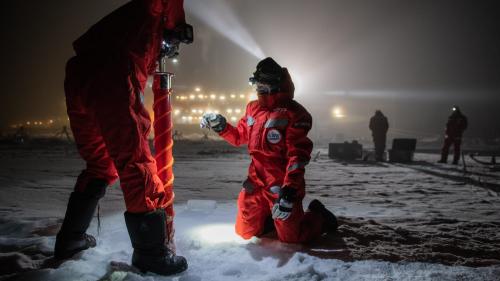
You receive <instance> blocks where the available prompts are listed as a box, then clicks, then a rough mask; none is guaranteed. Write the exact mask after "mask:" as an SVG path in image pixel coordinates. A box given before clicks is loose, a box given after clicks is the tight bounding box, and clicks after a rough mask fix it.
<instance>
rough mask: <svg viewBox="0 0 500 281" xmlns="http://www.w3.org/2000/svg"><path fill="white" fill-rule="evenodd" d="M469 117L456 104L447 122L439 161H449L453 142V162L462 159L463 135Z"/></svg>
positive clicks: (455, 162)
mask: <svg viewBox="0 0 500 281" xmlns="http://www.w3.org/2000/svg"><path fill="white" fill-rule="evenodd" d="M467 125H468V122H467V117H465V115H464V114H463V113H462V111H460V108H458V106H454V107H453V109H452V113H451V115H450V117H448V122H447V123H446V131H445V136H444V144H443V148H442V149H441V160H439V161H438V163H446V162H447V161H448V152H449V150H450V146H451V145H452V144H453V164H454V165H456V164H458V161H459V160H460V154H461V150H460V146H461V144H462V135H463V133H464V131H465V130H466V129H467Z"/></svg>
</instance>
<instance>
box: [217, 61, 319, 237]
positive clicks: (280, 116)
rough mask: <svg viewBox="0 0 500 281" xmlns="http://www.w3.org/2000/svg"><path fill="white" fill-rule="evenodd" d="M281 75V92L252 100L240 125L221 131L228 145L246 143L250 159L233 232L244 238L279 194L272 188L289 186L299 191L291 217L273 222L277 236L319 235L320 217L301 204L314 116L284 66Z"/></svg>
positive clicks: (259, 229) (251, 233) (257, 229)
mask: <svg viewBox="0 0 500 281" xmlns="http://www.w3.org/2000/svg"><path fill="white" fill-rule="evenodd" d="M284 77H285V79H284V82H283V83H282V84H283V85H282V86H281V90H280V92H279V93H277V94H274V95H269V96H266V97H259V101H252V102H250V103H249V104H248V105H247V108H246V112H245V116H244V117H243V118H241V119H240V121H239V122H238V125H237V126H236V127H233V126H231V125H230V124H227V126H226V128H225V129H224V130H223V131H222V132H220V133H219V134H220V136H222V137H223V138H224V139H225V140H226V141H228V142H229V143H231V144H232V145H235V146H240V145H243V144H247V145H248V151H249V153H250V156H251V158H252V162H251V164H250V167H249V169H248V178H247V180H246V181H245V182H244V183H243V189H242V191H241V192H240V194H239V197H238V214H237V217H236V233H238V234H239V235H240V236H242V237H243V238H245V239H249V238H251V237H252V236H257V235H260V234H261V233H262V231H263V228H264V222H265V220H266V218H268V217H269V216H271V209H272V207H273V205H274V202H275V201H276V199H277V198H278V194H277V192H276V191H275V189H276V187H282V186H288V187H292V188H295V189H296V190H297V197H298V200H297V201H296V202H294V206H293V210H292V214H291V215H290V217H289V218H288V219H287V220H285V221H283V220H279V219H277V220H275V221H274V224H275V227H276V231H277V233H278V238H279V239H280V240H281V241H283V242H288V243H301V242H305V241H309V240H312V239H314V238H316V237H318V236H320V235H321V227H322V224H323V218H322V217H321V216H320V215H318V214H315V213H311V212H304V210H303V208H302V199H303V198H304V195H305V181H304V172H305V166H306V165H307V163H308V162H309V159H310V158H311V156H310V154H311V151H312V148H313V144H312V142H311V140H310V139H309V138H308V137H307V133H308V132H309V130H310V129H311V126H312V117H311V115H310V114H309V113H308V112H307V110H306V109H305V108H304V107H302V106H301V105H300V104H299V103H297V102H296V101H294V100H293V93H294V86H293V83H292V80H291V78H290V75H289V74H288V71H285V75H284ZM273 187H274V188H273ZM272 190H273V191H274V192H273V191H272ZM278 191H279V189H278Z"/></svg>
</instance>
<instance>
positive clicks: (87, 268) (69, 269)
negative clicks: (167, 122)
mask: <svg viewBox="0 0 500 281" xmlns="http://www.w3.org/2000/svg"><path fill="white" fill-rule="evenodd" d="M0 150H1V154H0V280H99V279H101V278H103V277H104V276H107V275H109V273H110V272H109V268H108V265H109V261H110V260H114V261H122V262H128V261H129V260H130V256H131V253H132V249H131V245H130V241H129V238H128V234H127V231H126V228H125V224H124V219H123V211H124V204H123V198H122V194H121V192H120V190H119V188H118V186H117V185H116V186H113V187H110V188H109V190H108V191H107V194H106V197H105V198H104V199H103V200H102V202H101V204H100V206H101V208H100V210H101V218H102V230H101V232H100V233H99V234H98V233H97V227H96V222H95V221H94V222H93V223H92V225H91V227H90V229H89V232H90V233H92V234H94V235H96V236H97V240H98V246H97V247H96V248H94V249H90V250H88V251H85V252H84V253H83V254H82V255H81V256H80V257H79V258H78V259H76V260H69V261H67V262H65V263H63V264H62V265H60V266H59V268H57V269H53V268H50V267H51V266H52V267H53V266H54V264H53V263H52V261H51V260H50V258H49V257H50V255H51V253H52V249H53V245H54V236H55V234H56V233H57V231H58V228H59V226H60V223H61V218H62V216H63V215H64V210H65V208H66V204H67V199H68V196H69V193H70V192H71V189H72V185H73V184H74V181H75V179H76V176H77V175H78V173H79V170H81V169H83V168H84V163H83V162H82V161H81V160H80V159H79V156H78V154H77V153H76V151H75V150H74V149H73V148H72V147H65V148H61V147H42V148H33V147H21V148H19V147H0ZM174 152H175V157H176V164H175V174H176V181H175V188H176V190H175V191H176V196H177V197H176V198H177V203H176V206H175V209H176V214H177V215H176V219H175V224H176V241H177V248H178V252H179V254H181V255H184V256H186V257H187V259H188V261H189V266H190V267H189V270H188V271H187V272H185V273H183V274H180V275H178V276H173V277H159V276H154V275H146V276H139V275H136V274H134V273H127V275H126V276H125V277H124V280H292V281H294V280H348V281H349V280H500V277H499V276H500V266H499V264H500V257H499V255H498V253H499V252H500V197H499V196H498V193H497V192H496V191H495V190H494V188H495V186H496V185H498V184H500V176H499V175H498V173H497V174H495V173H490V172H489V171H487V170H486V169H483V168H482V167H480V166H474V164H473V163H470V164H471V165H470V166H469V167H468V172H467V173H465V174H464V172H463V171H462V170H461V169H460V167H454V166H452V165H435V164H434V161H435V160H436V159H437V156H436V155H417V156H416V157H417V162H416V163H414V164H412V165H395V164H388V163H382V164H377V163H369V162H368V163H365V162H354V163H353V162H351V163H344V162H337V161H332V160H329V159H327V158H326V157H324V156H320V157H319V158H318V159H317V161H315V162H311V164H310V165H309V166H308V170H307V175H306V176H307V183H308V186H307V190H308V196H307V197H306V199H305V202H304V203H305V205H307V203H308V202H309V201H310V200H312V199H314V198H317V199H320V200H321V201H322V202H324V203H325V204H326V206H327V207H328V208H330V209H332V210H333V211H334V212H335V213H336V214H338V215H340V221H341V223H342V225H341V226H340V228H339V234H338V236H336V237H334V238H333V239H332V238H328V237H323V238H322V239H320V240H319V241H318V242H316V243H315V244H314V243H313V244H311V245H307V246H300V245H287V244H282V243H279V242H277V241H276V240H275V239H272V237H270V238H269V237H268V238H262V239H252V240H250V241H245V240H242V239H241V238H239V237H238V236H236V235H235V234H234V220H235V216H236V205H235V201H236V197H237V195H238V192H239V191H240V190H241V182H242V180H243V179H244V178H245V174H246V172H247V165H248V163H249V159H248V157H246V155H245V154H244V153H241V150H237V149H233V148H229V147H227V146H224V145H223V144H220V143H217V142H208V143H191V142H186V143H182V142H181V143H177V144H176V151H174ZM224 152H228V153H224ZM322 155H324V154H322ZM435 158H436V159H435ZM188 200H212V201H202V202H203V203H202V202H198V203H197V201H191V203H189V201H188ZM208 202H211V203H208ZM215 202H216V203H215ZM201 206H203V208H201ZM464 265H466V266H464ZM118 275H119V274H118ZM115 277H120V276H117V275H115ZM122 277H123V276H122Z"/></svg>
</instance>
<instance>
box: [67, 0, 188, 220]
mask: <svg viewBox="0 0 500 281" xmlns="http://www.w3.org/2000/svg"><path fill="white" fill-rule="evenodd" d="M163 18H165V19H166V20H165V21H163ZM184 22H185V19H184V10H183V1H182V0H168V1H162V0H133V1H130V2H128V3H127V4H125V5H124V6H122V7H120V8H118V9H117V10H116V11H114V12H112V13H111V14H109V15H108V16H106V17H104V18H103V19H102V20H100V21H99V22H98V23H97V24H95V25H94V26H92V27H91V28H90V29H89V30H88V31H87V32H86V33H85V34H84V35H82V36H81V37H80V38H78V39H77V40H76V41H75V42H74V43H73V47H74V50H75V52H76V56H75V57H73V58H71V59H70V60H69V61H68V63H67V66H66V79H65V83H64V87H65V93H66V105H67V111H68V116H69V120H70V124H71V129H72V131H73V135H74V138H75V142H76V144H77V147H78V151H79V153H80V155H81V156H82V158H83V159H84V160H85V161H86V164H87V166H86V169H85V170H83V171H82V173H81V174H80V176H79V177H78V180H77V183H76V186H75V191H80V192H82V191H83V190H84V189H85V188H86V186H87V183H88V181H89V180H90V179H93V178H98V179H105V180H106V181H107V182H108V184H112V183H113V182H115V181H116V180H117V179H118V177H119V178H120V184H121V187H122V190H123V193H124V198H125V203H126V207H127V211H129V212H132V213H142V212H148V211H152V210H155V209H157V208H164V207H165V204H166V203H167V202H168V201H169V199H170V198H166V197H167V196H165V191H164V189H163V184H162V182H161V180H160V179H159V178H158V175H157V169H156V163H155V160H154V158H153V156H152V155H151V151H150V148H149V143H148V135H149V131H150V128H151V120H150V117H149V113H148V111H147V110H146V109H145V108H144V105H143V103H142V100H143V96H142V95H143V91H144V88H145V85H146V80H147V77H148V75H150V74H152V73H153V72H154V70H155V66H156V61H157V58H158V54H159V50H160V44H161V40H162V33H163V29H164V28H166V29H174V28H175V27H176V26H178V25H179V24H183V23H184Z"/></svg>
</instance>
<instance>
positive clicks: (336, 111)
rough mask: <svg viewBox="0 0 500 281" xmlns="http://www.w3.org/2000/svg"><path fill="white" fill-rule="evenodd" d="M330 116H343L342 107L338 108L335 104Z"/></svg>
mask: <svg viewBox="0 0 500 281" xmlns="http://www.w3.org/2000/svg"><path fill="white" fill-rule="evenodd" d="M332 116H333V118H344V117H345V115H344V112H343V110H342V108H340V107H338V106H336V107H334V108H333V109H332Z"/></svg>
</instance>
